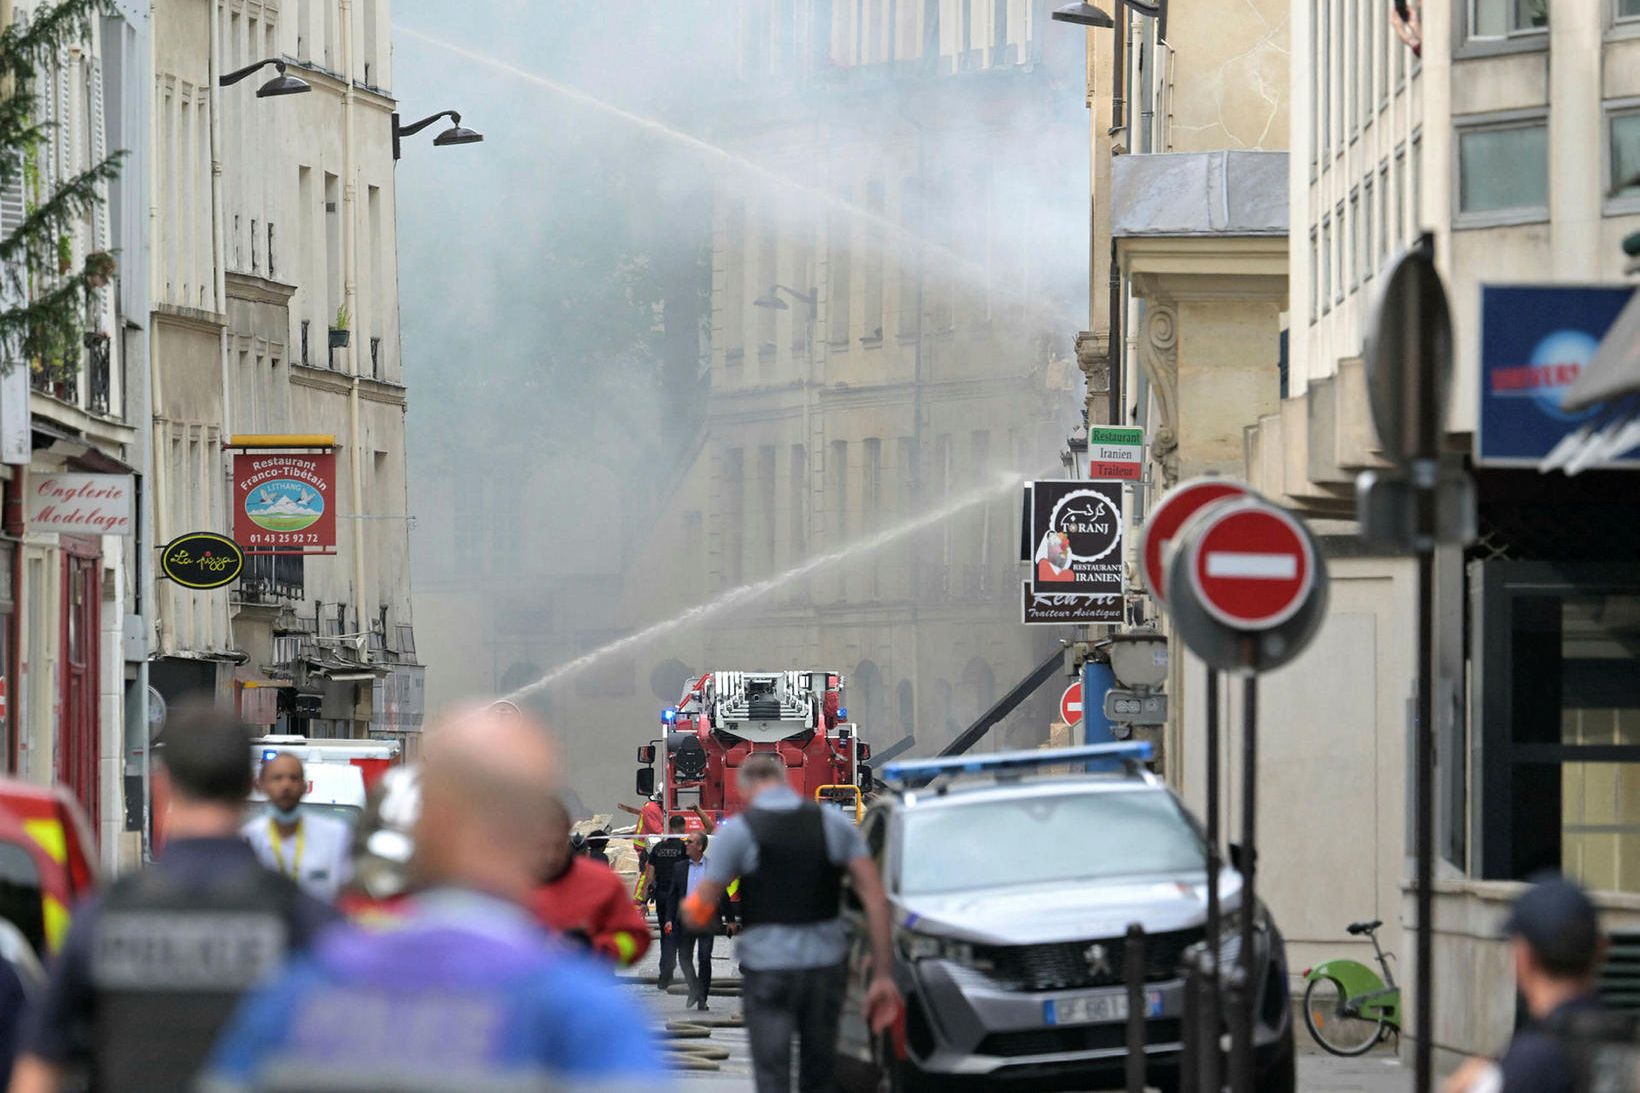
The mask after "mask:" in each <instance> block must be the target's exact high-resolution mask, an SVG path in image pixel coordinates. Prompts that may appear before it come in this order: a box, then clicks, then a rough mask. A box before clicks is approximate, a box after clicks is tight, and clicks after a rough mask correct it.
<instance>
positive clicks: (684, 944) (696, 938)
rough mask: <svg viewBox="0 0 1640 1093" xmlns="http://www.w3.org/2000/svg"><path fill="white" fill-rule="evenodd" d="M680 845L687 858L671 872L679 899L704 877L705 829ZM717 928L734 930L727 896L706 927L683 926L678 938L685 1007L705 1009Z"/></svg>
mask: <svg viewBox="0 0 1640 1093" xmlns="http://www.w3.org/2000/svg"><path fill="white" fill-rule="evenodd" d="M684 849H685V851H686V852H687V854H688V858H689V860H688V862H687V863H686V864H684V865H682V866H679V867H678V870H677V872H676V873H675V874H674V875H673V878H674V879H673V884H674V885H675V886H676V889H677V898H678V901H679V902H680V903H681V902H682V901H683V900H684V899H686V898H687V897H688V896H690V895H693V894H694V891H695V889H696V888H699V887H700V883H701V881H703V880H705V879H706V832H704V831H697V832H695V833H694V834H693V835H690V836H689V838H688V839H687V840H686V841H685V842H684ZM719 930H722V931H723V932H724V933H727V934H733V933H734V932H735V926H734V904H733V902H732V901H731V900H730V899H729V898H728V897H724V898H723V899H721V900H719V901H718V907H717V911H716V912H715V913H714V915H713V916H712V921H711V923H710V924H709V925H708V927H707V929H706V930H704V931H703V932H698V933H697V932H696V931H694V930H683V931H682V937H681V938H679V940H678V966H679V968H681V969H682V971H683V980H684V982H685V983H687V984H688V985H689V1001H688V1002H686V1003H684V1008H686V1009H687V1008H689V1007H695V1008H697V1009H702V1010H704V1009H706V996H707V995H708V994H710V993H711V990H712V942H713V938H714V936H715V935H716V934H717V932H718V931H719Z"/></svg>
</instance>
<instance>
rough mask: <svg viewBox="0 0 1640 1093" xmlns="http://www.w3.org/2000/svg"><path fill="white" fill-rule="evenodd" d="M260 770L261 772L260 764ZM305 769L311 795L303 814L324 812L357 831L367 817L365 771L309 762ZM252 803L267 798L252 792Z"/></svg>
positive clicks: (307, 796)
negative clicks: (362, 819)
mask: <svg viewBox="0 0 1640 1093" xmlns="http://www.w3.org/2000/svg"><path fill="white" fill-rule="evenodd" d="M257 767H258V770H260V768H261V763H260V762H258V764H257ZM302 769H303V771H304V773H306V774H307V791H306V792H305V793H304V794H303V795H302V808H303V810H305V811H310V812H323V813H326V814H328V815H331V816H335V817H337V818H338V819H342V820H346V821H347V823H348V824H349V826H353V827H357V826H358V823H359V818H360V817H362V816H363V815H364V801H365V789H364V771H362V770H360V769H359V768H358V767H356V766H354V765H353V764H352V763H349V762H345V761H344V762H340V763H322V762H320V763H315V762H308V763H304V764H303V767H302ZM251 800H252V801H253V802H256V803H261V802H264V801H266V800H267V797H266V795H264V794H263V793H262V791H261V790H260V789H258V790H253V791H252V793H251Z"/></svg>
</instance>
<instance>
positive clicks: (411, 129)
mask: <svg viewBox="0 0 1640 1093" xmlns="http://www.w3.org/2000/svg"><path fill="white" fill-rule="evenodd" d="M446 117H447V118H449V119H450V120H451V121H452V122H454V123H455V124H456V125H460V124H461V115H460V114H459V113H458V112H456V111H454V110H440V111H439V112H438V113H437V114H429V115H428V116H427V117H425V118H422V119H421V120H420V121H413V122H411V123H410V124H409V125H401V126H399V127H398V130H397V131H398V134H399V136H401V137H408V136H413V135H415V134H416V133H419V132H421V131H422V130H423V129H425V128H427V127H428V126H429V125H432V124H433V123H434V122H435V121H438V120H439V119H440V118H446Z"/></svg>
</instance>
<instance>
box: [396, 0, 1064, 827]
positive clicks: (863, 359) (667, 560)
mask: <svg viewBox="0 0 1640 1093" xmlns="http://www.w3.org/2000/svg"><path fill="white" fill-rule="evenodd" d="M735 11H736V13H737V19H738V22H737V24H736V25H737V32H736V36H735V41H736V44H737V45H736V50H735V56H734V60H733V63H732V64H730V65H726V66H725V67H726V72H727V74H728V77H729V78H728V79H727V80H726V81H725V86H724V87H723V88H722V91H721V94H722V96H723V101H722V103H721V104H720V105H721V106H722V107H723V109H722V110H721V111H717V112H715V113H716V115H717V116H720V117H727V118H733V119H734V121H733V123H732V124H731V125H720V126H719V127H718V128H717V129H715V130H714V131H712V132H711V133H710V134H709V138H710V139H711V140H712V141H713V142H715V143H717V144H719V145H720V146H722V147H723V148H725V149H726V150H728V151H729V152H730V153H731V154H732V155H734V156H736V157H739V158H741V159H742V161H743V162H746V163H749V164H751V165H752V169H749V170H744V169H743V170H733V169H731V170H729V171H728V172H726V173H724V174H723V175H722V176H721V177H720V178H718V179H717V180H716V181H715V182H714V183H713V188H712V192H711V201H710V205H709V208H708V210H707V211H706V213H705V215H704V216H703V217H702V220H701V224H700V227H701V230H702V234H703V239H704V240H705V241H706V242H708V243H709V245H710V252H709V253H710V264H709V269H708V270H707V273H708V274H709V276H710V284H709V296H708V299H707V310H706V312H705V314H704V315H703V316H702V323H701V325H702V326H703V327H704V337H702V338H701V339H700V340H699V342H698V344H699V350H698V352H699V353H700V360H701V378H700V381H699V382H700V383H701V384H702V385H704V387H705V394H704V406H705V409H704V413H703V415H702V420H701V423H700V426H699V433H698V439H696V441H695V442H694V443H693V444H692V445H691V446H688V447H687V448H686V450H685V453H684V458H683V459H682V461H681V467H680V469H679V471H678V473H677V476H676V478H668V479H666V481H665V482H664V484H663V485H664V488H663V489H662V491H661V493H662V496H661V497H660V498H659V500H658V502H657V504H656V506H655V507H654V509H653V510H652V511H649V512H647V513H646V514H644V517H643V519H642V520H641V521H638V522H636V523H634V524H633V525H632V526H631V527H624V528H623V531H622V532H621V534H620V536H619V541H618V542H616V535H615V534H614V533H611V534H608V535H603V536H602V537H601V538H602V541H603V542H604V544H605V545H606V549H605V550H604V551H602V552H599V551H596V550H588V551H587V552H586V553H587V555H588V558H587V561H586V563H585V568H584V570H583V577H582V579H579V580H575V579H572V578H568V577H565V578H564V579H562V580H560V581H559V582H558V586H559V588H560V590H561V591H559V592H557V593H554V592H551V591H550V590H549V587H544V586H543V585H541V584H536V583H535V582H527V583H528V584H529V585H530V587H529V588H527V589H524V590H512V591H510V592H509V593H508V594H507V596H506V597H505V603H498V604H497V605H496V607H495V608H494V609H493V610H494V614H492V615H491V616H490V617H491V618H493V619H495V620H496V624H497V625H496V626H495V628H494V629H493V630H491V629H490V627H489V625H488V624H487V623H486V622H485V621H484V620H483V619H482V617H474V616H471V615H468V616H467V617H466V618H465V619H463V618H462V617H460V612H461V608H462V607H464V606H470V603H471V600H470V598H464V597H463V595H462V593H461V588H462V586H463V583H465V584H466V585H468V586H471V584H472V583H473V582H470V581H468V582H449V583H448V584H447V586H446V587H444V588H442V589H441V590H440V592H439V593H437V594H436V595H437V599H434V598H432V597H423V598H421V599H420V600H419V602H420V604H421V608H422V610H423V611H424V613H425V612H427V611H429V610H432V609H434V608H432V606H431V605H433V604H434V603H442V604H445V605H447V611H440V612H439V614H438V618H439V619H440V620H445V619H448V620H449V621H450V624H451V626H450V629H449V630H448V631H446V630H445V627H444V626H443V625H442V621H441V624H440V625H439V627H438V630H439V632H440V635H441V641H444V640H447V641H449V643H450V648H451V650H452V651H453V649H454V648H455V647H457V646H461V647H465V648H469V649H470V648H473V647H474V643H478V642H483V641H485V640H486V632H490V633H496V632H499V633H497V636H495V637H494V638H493V639H492V640H493V647H494V648H496V649H497V652H496V654H495V655H493V656H492V658H491V659H490V662H489V663H488V664H484V663H474V662H473V661H474V659H475V658H471V657H469V658H468V661H467V665H466V672H465V674H464V675H458V674H457V669H456V667H455V665H454V663H453V660H452V663H451V668H450V670H449V671H448V672H447V673H445V674H444V675H442V676H441V678H440V682H439V693H440V694H441V695H449V696H452V697H453V696H454V695H457V694H461V693H464V692H465V693H473V692H480V691H488V692H490V693H495V692H501V693H505V692H507V691H510V690H512V689H513V688H515V687H517V686H520V685H522V684H524V683H527V682H529V681H530V680H532V679H534V678H536V677H538V676H540V675H541V674H542V672H544V671H545V670H547V669H550V668H552V667H553V666H554V665H556V664H561V663H564V662H567V661H570V660H572V659H574V658H575V657H576V656H578V655H581V654H584V653H587V652H589V651H591V650H594V649H596V648H598V647H599V646H601V645H604V644H606V643H608V642H610V641H613V640H618V639H620V638H622V637H624V636H628V635H631V634H633V633H635V632H639V631H641V630H643V629H644V628H645V627H646V626H648V625H649V624H651V623H655V622H658V621H662V620H666V619H669V618H676V617H678V616H681V615H684V614H685V613H686V612H688V611H690V610H691V609H692V608H695V607H697V606H698V605H701V604H705V603H709V602H710V601H713V600H714V599H717V598H718V597H720V596H722V595H724V594H726V593H731V592H734V590H737V589H744V588H745V587H747V586H752V585H759V584H761V583H763V582H768V583H767V585H766V586H765V587H763V588H762V589H760V590H759V592H757V593H756V594H755V595H753V596H751V597H750V598H748V599H746V600H745V601H744V603H743V605H741V606H736V607H733V608H731V609H728V610H726V611H723V612H721V613H717V614H714V615H708V616H706V617H703V618H702V619H701V623H700V625H697V626H687V627H683V628H680V629H677V630H675V631H673V632H670V633H667V634H666V635H665V636H664V638H662V639H661V640H657V641H653V642H649V643H647V644H641V645H634V646H632V647H631V648H629V649H623V650H620V651H618V652H617V653H616V654H614V655H612V656H610V657H608V658H606V659H604V660H602V661H600V662H599V663H597V664H596V665H593V666H591V667H590V668H589V670H587V671H585V672H582V673H579V674H577V675H575V676H573V677H565V678H563V679H562V681H561V682H555V683H554V684H553V685H552V686H549V687H547V688H545V689H543V690H542V691H539V692H535V693H532V694H531V695H530V696H529V698H530V701H533V702H537V703H539V704H540V705H541V708H542V709H543V710H544V711H545V712H546V713H547V715H548V717H549V718H550V719H551V720H553V721H554V722H555V723H557V724H558V725H559V726H560V729H561V731H562V734H563V735H564V736H565V738H566V740H567V743H568V747H569V751H570V758H571V760H572V762H573V764H574V766H575V768H576V770H577V771H578V772H582V773H581V774H578V777H584V778H585V779H586V781H587V784H588V785H589V787H590V789H591V791H593V792H597V793H600V794H604V795H617V794H618V795H622V796H624V795H628V794H629V793H630V788H631V771H632V765H631V751H632V747H633V746H634V745H635V744H637V743H641V742H642V741H643V740H644V739H646V738H647V737H648V736H650V735H653V732H654V729H653V726H654V725H656V724H658V720H657V716H656V715H657V712H658V711H659V710H660V709H661V708H662V707H664V706H666V705H669V704H672V703H675V702H676V701H677V699H678V697H679V695H680V693H681V690H682V686H683V683H684V680H685V678H686V677H687V676H688V675H689V674H690V673H692V672H693V673H699V672H702V671H706V670H711V669H713V668H731V667H736V666H740V667H748V668H751V667H781V666H794V665H805V664H807V665H815V666H823V667H826V668H831V669H835V670H839V671H841V672H842V673H843V674H844V676H845V677H846V678H847V682H848V709H849V713H850V715H851V717H852V718H853V719H854V720H856V721H857V722H858V723H859V724H860V725H861V726H862V732H863V734H864V737H865V739H866V740H867V741H869V742H870V743H872V744H873V745H874V746H875V747H876V748H877V749H878V750H879V752H881V751H884V750H885V749H887V748H889V747H893V746H896V745H900V744H902V743H903V745H904V746H905V747H912V746H914V747H916V748H917V749H918V750H919V751H920V752H923V753H928V752H931V751H933V750H935V749H937V748H938V747H939V746H940V745H941V744H943V743H945V742H947V741H949V740H950V739H951V738H952V737H953V736H955V735H956V734H957V733H958V732H960V731H961V730H962V729H963V728H966V727H967V726H968V724H970V723H971V722H972V721H973V720H974V719H975V718H976V717H977V716H978V715H979V714H980V713H982V712H984V711H985V710H986V709H987V708H988V707H989V706H991V705H992V703H993V702H994V701H995V699H996V698H997V697H998V696H1000V695H1001V694H1002V693H1004V692H1005V691H1007V690H1008V689H1009V688H1010V687H1011V686H1012V685H1013V683H1014V682H1015V681H1017V680H1019V679H1020V678H1022V677H1024V676H1025V675H1026V674H1027V673H1028V672H1029V670H1030V669H1031V668H1032V667H1033V666H1034V665H1036V664H1037V663H1039V662H1040V661H1041V660H1042V659H1043V657H1044V656H1046V655H1047V653H1048V652H1050V651H1051V650H1052V649H1053V648H1056V647H1057V644H1058V642H1057V639H1058V637H1059V636H1060V634H1059V632H1057V631H1055V632H1052V633H1045V632H1042V631H1034V630H1032V629H1028V628H1026V627H1023V626H1021V625H1020V587H1019V578H1020V573H1019V567H1018V556H1019V546H1018V541H1017V539H1018V530H1019V529H1018V524H1017V520H1018V509H1019V490H1018V485H1017V477H1016V478H1015V479H1014V480H1013V481H1009V480H1008V478H1007V476H1008V475H1009V474H1013V475H1016V476H1025V477H1037V476H1041V475H1042V474H1044V473H1050V474H1051V473H1058V472H1059V469H1060V468H1059V458H1058V456H1059V451H1060V449H1061V448H1062V447H1063V444H1064V438H1065V436H1066V435H1067V433H1068V432H1069V430H1070V428H1071V427H1072V426H1073V425H1074V423H1075V421H1076V415H1075V412H1074V409H1073V408H1071V407H1069V406H1068V401H1069V399H1070V398H1071V397H1074V395H1075V393H1076V392H1077V390H1078V386H1079V385H1078V384H1077V382H1076V381H1077V373H1076V365H1075V361H1074V357H1073V347H1072V338H1071V336H1070V335H1071V332H1073V331H1074V330H1076V329H1078V328H1079V327H1080V326H1081V325H1082V323H1081V321H1080V319H1079V316H1077V314H1076V313H1077V312H1078V311H1079V310H1080V301H1079V297H1080V294H1081V287H1082V284H1083V279H1084V278H1085V276H1086V264H1085V263H1086V254H1085V251H1084V250H1083V248H1082V247H1081V246H1080V245H1077V244H1075V243H1072V245H1071V246H1069V247H1068V248H1066V247H1064V246H1063V244H1064V241H1065V239H1064V236H1063V233H1062V232H1058V229H1057V225H1058V224H1060V223H1063V220H1062V219H1056V218H1058V217H1060V216H1061V215H1063V217H1064V218H1067V219H1068V218H1074V217H1079V216H1081V215H1082V210H1083V208H1084V206H1083V204H1082V198H1081V189H1082V187H1083V185H1084V182H1083V179H1084V177H1085V176H1084V175H1083V174H1082V172H1083V170H1084V167H1083V165H1082V162H1081V157H1080V154H1079V153H1078V151H1077V149H1075V147H1074V145H1073V144H1072V143H1071V141H1073V140H1074V136H1073V135H1072V134H1074V133H1075V131H1076V128H1077V127H1079V126H1080V124H1081V122H1080V120H1079V116H1078V114H1077V111H1078V109H1079V108H1080V103H1079V102H1078V101H1077V89H1078V87H1079V86H1080V84H1081V80H1082V63H1081V54H1080V44H1079V43H1077V42H1074V41H1072V40H1068V39H1066V38H1065V37H1064V36H1063V35H1061V34H1059V33H1058V31H1057V28H1055V27H1053V26H1051V24H1050V23H1049V21H1048V17H1047V15H1048V5H1046V4H1045V3H1038V2H1036V0H1031V2H1025V0H999V2H998V3H994V4H979V3H966V2H956V0H937V2H930V3H924V2H923V0H916V2H914V3H912V2H903V0H899V2H892V3H891V2H888V0H862V2H859V3H840V2H839V3H765V2H757V3H746V4H741V5H738V6H737V7H736V9H735ZM1055 133H1058V134H1060V135H1062V136H1064V137H1066V138H1067V139H1065V140H1056V139H1054V134H1055ZM778 180H788V181H778ZM1047 193H1052V195H1053V200H1054V201H1055V202H1056V203H1057V204H1056V205H1055V206H1054V207H1053V209H1052V210H1051V211H1050V209H1049V207H1048V206H1047V205H1046V204H1045V200H1046V199H1045V198H1044V197H1043V195H1044V194H1047ZM1056 233H1057V234H1056ZM1046 236H1055V237H1056V238H1057V240H1058V242H1059V244H1060V253H1061V254H1068V257H1066V258H1064V259H1063V260H1061V259H1059V258H1058V257H1056V256H1055V254H1054V253H1053V248H1052V247H1043V248H1040V249H1033V248H1034V247H1035V246H1036V244H1038V243H1040V242H1041V241H1042V240H1043V239H1044V238H1045V237H1046ZM1066 315H1071V316H1072V317H1071V318H1069V319H1067V318H1066V317H1065V316H1066ZM589 462H590V460H589ZM540 478H541V475H540V474H539V473H537V474H535V475H532V476H529V477H528V478H527V479H526V481H537V480H539V479H540ZM598 481H599V480H598V479H597V478H590V479H588V480H585V481H582V482H579V483H575V485H576V487H577V488H578V489H579V490H583V491H586V490H591V491H596V490H597V488H598V486H597V483H598ZM525 488H528V487H525ZM537 488H538V489H541V490H545V489H546V487H545V486H539V487H537ZM552 492H553V494H554V495H556V496H560V497H573V496H575V494H576V490H573V489H564V488H563V487H562V486H558V487H554V488H553V491H552ZM532 496H533V495H532ZM520 507H521V508H522V509H523V510H524V511H525V512H531V511H534V510H535V507H536V506H534V505H533V504H526V505H522V506H520ZM925 513H944V514H945V515H946V516H948V517H949V518H946V519H939V520H937V521H936V522H934V523H933V524H932V526H930V527H928V528H926V529H925V530H917V529H916V528H915V527H911V526H909V525H911V524H913V523H914V521H915V520H916V518H917V517H918V516H919V514H925ZM562 519H563V517H562V516H560V517H559V520H560V522H561V521H562ZM458 525H461V526H466V525H467V522H466V521H464V520H459V519H458ZM454 534H455V535H458V536H459V535H463V534H465V533H464V532H462V531H460V530H457V531H456V532H454ZM554 536H555V538H554V541H558V536H557V533H556V532H555V533H554ZM452 549H453V546H452ZM612 561H614V562H616V563H618V564H616V565H611V564H610V563H611V562H612ZM442 584H445V582H441V585H442ZM737 595H739V594H738V593H737ZM527 603H529V604H534V605H535V607H534V614H533V615H532V614H531V608H530V607H528V606H526V604H527ZM610 604H613V605H615V606H614V610H613V611H612V610H610V609H609V607H608V605H610ZM424 617H426V616H425V615H424ZM549 619H550V620H551V621H550V622H548V621H547V620H549ZM531 627H536V628H537V629H535V631H534V633H533V635H532V633H531V630H530V628H531ZM439 659H440V661H441V662H442V661H444V659H445V654H444V653H442V652H441V653H440V655H439ZM1054 697H1056V696H1055V695H1051V694H1048V693H1047V692H1046V690H1044V691H1043V692H1042V693H1040V694H1039V695H1038V696H1037V698H1036V699H1035V700H1033V702H1031V703H1029V704H1027V706H1025V707H1023V708H1022V709H1021V710H1020V711H1019V712H1018V713H1016V714H1015V715H1014V717H1013V718H1012V719H1011V720H1010V721H1009V722H1008V723H1007V724H1005V725H1004V726H1003V727H1002V728H1001V729H999V730H998V731H997V732H996V733H995V734H994V739H995V740H997V741H1000V742H1001V743H1004V744H1009V745H1027V746H1028V745H1031V744H1034V743H1036V742H1037V741H1039V740H1040V739H1044V738H1045V737H1046V733H1047V729H1048V725H1049V723H1050V722H1051V721H1053V720H1054V719H1055V717H1054V713H1053V709H1054V703H1053V699H1054ZM987 746H994V745H990V744H988V745H987ZM583 792H587V790H586V789H583Z"/></svg>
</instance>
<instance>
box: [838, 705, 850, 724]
mask: <svg viewBox="0 0 1640 1093" xmlns="http://www.w3.org/2000/svg"><path fill="white" fill-rule="evenodd" d="M837 720H839V721H847V720H848V710H847V709H845V708H843V707H842V706H839V707H837Z"/></svg>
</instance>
